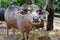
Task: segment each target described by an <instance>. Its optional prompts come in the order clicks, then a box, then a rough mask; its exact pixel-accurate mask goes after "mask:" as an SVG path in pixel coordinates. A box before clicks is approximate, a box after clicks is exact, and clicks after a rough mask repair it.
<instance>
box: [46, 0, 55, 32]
mask: <svg viewBox="0 0 60 40" xmlns="http://www.w3.org/2000/svg"><path fill="white" fill-rule="evenodd" d="M48 11H49V15H48V21H47V31H50V30H53V19H54V0H49V10H48Z"/></svg>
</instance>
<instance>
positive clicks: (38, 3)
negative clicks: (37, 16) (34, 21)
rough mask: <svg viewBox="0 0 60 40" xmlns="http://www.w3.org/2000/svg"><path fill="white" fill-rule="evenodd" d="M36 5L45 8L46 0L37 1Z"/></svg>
mask: <svg viewBox="0 0 60 40" xmlns="http://www.w3.org/2000/svg"><path fill="white" fill-rule="evenodd" d="M35 4H36V5H38V6H39V7H40V8H42V7H43V6H44V0H35Z"/></svg>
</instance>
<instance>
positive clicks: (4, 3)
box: [0, 0, 60, 12]
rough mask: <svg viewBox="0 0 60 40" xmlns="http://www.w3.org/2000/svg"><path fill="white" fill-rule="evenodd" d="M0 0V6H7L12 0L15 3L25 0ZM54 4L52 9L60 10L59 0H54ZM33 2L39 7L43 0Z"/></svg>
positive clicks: (41, 5) (22, 2) (19, 3)
mask: <svg viewBox="0 0 60 40" xmlns="http://www.w3.org/2000/svg"><path fill="white" fill-rule="evenodd" d="M0 1H1V7H5V8H7V7H8V6H9V5H10V2H11V1H12V2H13V3H14V4H15V5H22V4H24V3H25V1H26V0H0ZM54 1H55V5H54V9H55V11H57V12H58V11H60V0H54ZM35 4H36V5H38V6H39V7H40V8H42V7H43V6H44V5H45V4H44V0H35Z"/></svg>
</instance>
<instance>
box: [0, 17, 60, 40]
mask: <svg viewBox="0 0 60 40" xmlns="http://www.w3.org/2000/svg"><path fill="white" fill-rule="evenodd" d="M56 19H57V20H58V18H55V20H54V29H53V30H52V31H46V30H42V29H35V30H34V31H30V33H29V40H60V21H56ZM59 20H60V19H59ZM45 25H46V23H45ZM45 28H46V27H45ZM45 28H44V29H45ZM16 36H17V39H18V40H21V38H22V37H21V36H22V35H21V32H19V31H17V32H16ZM0 40H13V36H12V30H10V31H9V38H8V39H7V38H6V23H5V22H2V24H0Z"/></svg>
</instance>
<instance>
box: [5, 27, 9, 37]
mask: <svg viewBox="0 0 60 40" xmlns="http://www.w3.org/2000/svg"><path fill="white" fill-rule="evenodd" d="M6 37H7V38H9V27H8V26H7V34H6Z"/></svg>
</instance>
